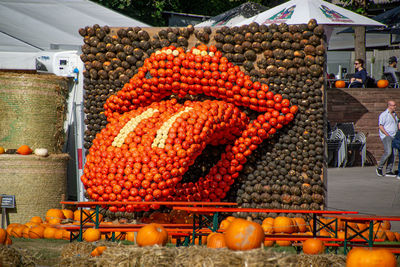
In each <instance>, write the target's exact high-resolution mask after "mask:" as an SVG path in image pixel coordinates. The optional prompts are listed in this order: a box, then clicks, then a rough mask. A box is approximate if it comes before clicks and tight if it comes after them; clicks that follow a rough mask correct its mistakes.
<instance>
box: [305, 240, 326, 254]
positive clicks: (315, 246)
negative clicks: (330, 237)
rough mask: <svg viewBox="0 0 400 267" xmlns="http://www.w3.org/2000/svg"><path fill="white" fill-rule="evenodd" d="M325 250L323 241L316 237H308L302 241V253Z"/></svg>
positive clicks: (319, 252)
mask: <svg viewBox="0 0 400 267" xmlns="http://www.w3.org/2000/svg"><path fill="white" fill-rule="evenodd" d="M324 251H325V246H324V243H323V242H322V241H321V240H320V239H317V238H310V239H307V240H306V241H304V242H303V252H304V254H312V255H315V254H322V253H324Z"/></svg>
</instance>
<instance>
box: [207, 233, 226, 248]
mask: <svg viewBox="0 0 400 267" xmlns="http://www.w3.org/2000/svg"><path fill="white" fill-rule="evenodd" d="M207 247H208V248H226V243H225V237H224V234H221V233H214V234H212V235H211V237H210V238H207Z"/></svg>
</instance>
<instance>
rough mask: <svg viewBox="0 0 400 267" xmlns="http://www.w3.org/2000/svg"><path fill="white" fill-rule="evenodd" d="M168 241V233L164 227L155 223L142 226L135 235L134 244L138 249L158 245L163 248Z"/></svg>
mask: <svg viewBox="0 0 400 267" xmlns="http://www.w3.org/2000/svg"><path fill="white" fill-rule="evenodd" d="M167 241H168V233H167V231H166V230H165V229H164V227H163V226H162V225H160V224H157V223H150V224H148V225H145V226H143V227H142V228H140V230H139V231H138V233H137V236H136V243H137V244H138V246H139V247H145V246H154V245H160V246H165V244H166V243H167Z"/></svg>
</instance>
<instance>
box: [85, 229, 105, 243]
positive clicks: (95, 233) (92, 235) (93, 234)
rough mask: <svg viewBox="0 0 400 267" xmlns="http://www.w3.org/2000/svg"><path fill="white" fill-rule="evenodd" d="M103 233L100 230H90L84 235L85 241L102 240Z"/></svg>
mask: <svg viewBox="0 0 400 267" xmlns="http://www.w3.org/2000/svg"><path fill="white" fill-rule="evenodd" d="M100 238H101V232H100V230H99V229H94V228H89V229H86V231H85V232H84V233H83V239H84V240H85V241H87V242H94V241H97V240H100Z"/></svg>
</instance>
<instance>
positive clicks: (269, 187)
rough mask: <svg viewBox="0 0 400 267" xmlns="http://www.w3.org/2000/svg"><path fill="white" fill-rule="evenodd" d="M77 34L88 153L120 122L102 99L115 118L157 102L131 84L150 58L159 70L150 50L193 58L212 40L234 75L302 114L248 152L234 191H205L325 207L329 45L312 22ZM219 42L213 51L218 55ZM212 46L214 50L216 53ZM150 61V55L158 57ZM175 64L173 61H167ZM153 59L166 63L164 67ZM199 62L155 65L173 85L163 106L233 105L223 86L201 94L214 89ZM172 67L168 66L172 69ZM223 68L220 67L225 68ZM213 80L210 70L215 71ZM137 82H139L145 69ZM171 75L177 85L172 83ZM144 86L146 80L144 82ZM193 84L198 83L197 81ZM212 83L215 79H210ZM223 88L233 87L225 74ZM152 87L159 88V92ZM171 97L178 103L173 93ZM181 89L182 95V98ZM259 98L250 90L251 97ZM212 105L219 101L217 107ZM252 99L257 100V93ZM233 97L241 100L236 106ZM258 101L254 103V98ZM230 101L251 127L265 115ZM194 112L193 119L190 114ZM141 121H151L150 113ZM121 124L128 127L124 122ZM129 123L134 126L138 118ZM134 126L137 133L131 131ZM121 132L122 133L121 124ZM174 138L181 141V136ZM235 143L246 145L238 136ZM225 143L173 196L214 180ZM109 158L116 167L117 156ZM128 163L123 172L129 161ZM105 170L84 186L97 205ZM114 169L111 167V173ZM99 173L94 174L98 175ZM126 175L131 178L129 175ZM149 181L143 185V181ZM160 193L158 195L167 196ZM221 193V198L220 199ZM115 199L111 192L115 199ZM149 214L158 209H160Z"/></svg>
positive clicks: (243, 200) (274, 204)
mask: <svg viewBox="0 0 400 267" xmlns="http://www.w3.org/2000/svg"><path fill="white" fill-rule="evenodd" d="M79 32H80V34H81V35H82V36H83V37H84V38H83V41H84V45H83V46H82V52H83V54H82V55H81V59H82V61H83V62H84V63H85V68H86V70H85V71H84V73H83V74H84V77H85V78H84V89H85V96H84V99H85V101H84V106H85V108H84V112H85V114H86V119H85V124H86V126H87V129H86V131H85V138H84V141H85V144H84V146H85V148H86V149H89V148H91V147H92V146H94V143H96V142H97V141H94V140H95V139H96V136H97V134H98V133H100V132H101V131H102V130H103V129H105V128H107V127H106V125H109V124H110V123H111V122H110V118H111V117H113V116H114V115H112V116H110V114H107V108H104V104H106V102H107V105H108V104H113V105H114V106H113V105H111V107H108V108H109V109H108V110H109V111H110V112H116V110H112V109H113V108H116V107H118V106H120V108H121V110H119V111H118V112H117V113H119V114H120V113H124V112H127V113H129V112H131V111H133V110H134V109H135V108H136V106H137V104H138V102H142V101H144V102H147V103H141V105H146V106H143V107H142V108H143V109H142V111H143V112H144V111H146V110H147V109H148V108H149V105H150V103H152V101H154V99H153V100H152V99H151V98H152V97H153V98H154V97H155V96H150V95H153V94H155V95H157V94H159V93H160V92H153V89H154V88H153V87H154V86H155V85H153V84H152V83H151V84H150V83H145V84H144V87H143V88H141V89H142V90H143V92H141V90H139V91H137V89H136V88H135V89H133V90H132V89H130V88H129V87H130V86H132V85H130V81H132V79H131V77H132V76H133V75H134V74H138V75H139V68H142V67H143V68H146V69H147V66H145V61H147V63H146V64H149V63H150V64H152V65H153V63H151V62H149V60H150V58H151V55H152V54H153V53H154V52H156V53H157V54H159V53H161V52H159V50H160V49H161V48H162V47H166V46H169V45H172V46H173V47H177V49H175V50H178V52H179V50H180V51H189V52H188V53H181V52H179V54H185V55H186V54H190V53H191V54H193V53H192V51H193V49H191V50H187V48H188V47H191V46H193V45H194V44H195V43H196V42H197V41H196V40H195V39H196V38H197V40H198V41H201V42H203V43H204V42H205V41H207V42H209V44H210V45H209V47H208V49H207V51H208V53H210V52H213V51H215V52H214V53H215V54H220V55H222V56H221V58H222V57H225V58H226V59H227V61H228V63H229V64H230V62H232V63H234V64H237V66H234V69H235V71H237V70H238V69H239V70H240V71H242V72H243V73H244V76H246V78H250V80H251V81H252V82H253V83H254V82H257V81H258V82H260V83H261V84H263V86H266V85H268V91H267V92H270V93H273V94H277V95H281V96H282V99H285V101H287V99H290V103H292V104H293V105H296V106H298V109H299V110H298V112H297V113H296V114H297V115H296V116H295V118H294V119H293V120H292V122H291V123H290V125H285V127H283V128H282V129H281V130H280V131H279V134H275V135H272V138H268V139H269V140H268V141H265V142H262V143H260V144H258V145H257V149H255V150H252V151H251V152H252V153H251V154H250V155H248V156H246V163H244V164H241V165H242V168H243V170H241V171H238V172H237V173H238V177H236V178H235V179H234V182H233V183H232V184H231V185H230V186H229V191H227V192H225V191H224V190H227V189H228V186H225V185H224V184H223V183H222V185H224V187H223V188H224V189H222V188H219V186H217V185H220V183H221V181H222V182H225V181H224V179H223V178H222V180H221V181H220V182H218V183H217V182H212V183H211V184H208V185H207V186H209V188H212V189H211V190H206V191H207V192H211V191H212V195H211V196H214V195H215V196H216V197H217V195H218V198H215V199H219V198H220V197H222V196H224V195H225V198H224V200H226V201H232V202H237V203H238V204H239V206H240V207H243V208H272V209H280V208H282V209H321V208H323V204H324V197H325V196H324V195H325V188H324V187H325V186H324V182H323V179H322V176H323V167H324V145H323V138H324V123H323V114H324V110H323V90H321V89H322V86H323V83H324V76H323V71H322V70H323V65H324V61H325V56H324V55H325V48H324V45H323V38H324V31H323V26H321V25H317V24H316V21H315V20H311V21H310V22H309V23H308V24H301V25H286V24H284V23H283V24H280V25H276V24H272V25H269V26H266V25H258V24H256V23H251V24H250V25H244V26H241V27H231V28H229V27H222V28H216V29H214V28H207V30H206V29H200V30H199V29H194V28H193V27H191V26H189V27H187V28H179V29H178V28H163V29H154V28H140V27H135V28H131V27H129V28H119V29H112V28H111V29H110V28H109V27H107V26H104V27H100V26H99V25H93V27H89V26H88V27H85V28H84V29H81V30H80V31H79ZM196 32H197V34H196ZM200 33H206V34H207V36H208V37H207V38H205V39H204V38H203V37H204V36H203V34H200ZM202 36H203V37H202ZM213 45H215V48H216V50H215V48H214V47H213ZM201 47H203V46H201ZM201 47H200V48H201ZM211 47H212V48H211ZM209 48H211V49H212V50H213V51H210V50H209ZM202 49H204V47H203V48H201V49H198V50H200V51H202ZM171 51H172V50H171ZM175 53H176V52H175ZM200 53H201V52H200ZM203 54H204V53H203ZM167 56H168V55H167ZM182 56H183V55H182ZM196 56H198V55H194V58H196ZM214 56H215V55H214ZM154 57H155V56H154V55H153V59H154ZM159 57H160V54H159ZM179 57H180V56H179V55H178V57H177V58H178V59H179ZM200 57H201V55H200ZM174 58H175V57H174ZM197 58H199V57H197ZM170 59H172V58H171V56H170ZM178 59H175V62H178ZM224 60H225V59H224ZM156 61H157V62H161V61H160V60H156ZM169 61H172V65H173V66H172V68H173V69H175V71H177V70H178V69H177V67H178V66H175V65H174V59H172V60H168V58H166V59H165V60H164V63H161V65H163V64H167V63H168V62H169ZM181 61H182V60H181ZM182 62H183V61H182ZM203 63H204V62H202V63H199V62H196V60H194V65H193V63H191V64H190V68H186V69H187V70H185V71H184V70H182V69H185V68H184V67H182V66H181V69H180V70H179V71H178V72H174V70H172V75H171V71H170V70H168V68H166V67H165V66H164V67H161V68H160V66H159V65H158V69H157V74H156V75H155V77H156V79H155V80H157V79H158V78H157V77H159V76H157V75H159V74H158V72H159V71H160V74H162V75H166V74H168V75H171V76H165V77H164V78H165V79H166V81H167V80H168V81H169V83H166V84H165V87H166V89H165V88H164V89H165V90H166V91H165V93H166V94H165V97H164V99H163V100H165V101H171V98H173V99H177V104H179V105H182V110H178V112H180V111H183V109H184V108H186V106H185V105H187V103H185V100H190V101H192V102H196V101H205V100H207V101H216V100H215V99H219V101H224V102H228V101H227V99H228V98H229V96H227V95H225V96H226V99H222V98H221V96H220V95H219V94H220V93H221V92H222V93H224V92H228V94H229V93H230V92H231V91H232V90H226V88H224V87H220V86H219V85H218V91H219V90H221V88H222V91H221V92H218V94H215V92H214V93H213V92H209V94H208V95H207V94H206V93H205V92H202V88H203V87H205V90H206V91H207V89H211V88H212V85H204V84H202V82H205V81H206V80H207V79H209V78H208V76H204V75H209V72H206V71H204V70H203V68H202V67H201V69H197V68H196V66H197V67H200V65H199V64H201V66H203ZM211 63H213V62H209V65H210V66H211ZM168 64H169V66H171V62H170V63H168ZM196 64H197V65H196ZM218 64H221V62H219V63H218ZM224 64H226V63H223V65H224ZM206 65H207V64H205V66H206ZM238 66H240V67H238ZM155 67H157V64H155ZM160 69H162V70H160ZM167 70H168V71H167ZM181 70H182V72H181ZM189 70H190V71H189ZM152 71H153V74H150V71H147V72H145V73H146V76H145V78H146V79H147V80H151V79H153V75H154V74H155V70H152ZM200 71H203V77H202V78H201V79H200V78H198V77H197V75H198V74H200ZM217 72H219V73H220V75H221V74H222V72H224V71H222V72H221V71H220V70H218V71H217ZM211 73H213V71H212V72H211ZM215 74H216V73H215ZM140 75H143V72H142V74H140ZM179 75H180V78H179V79H182V76H184V77H185V78H186V81H185V79H183V81H181V80H179V81H175V80H174V78H175V79H176V78H177V77H178V76H179ZM188 75H189V76H188ZM191 75H192V76H191ZM224 75H225V74H224ZM224 75H222V76H224ZM136 77H137V76H136ZM172 77H174V78H172ZM167 78H168V79H167ZM170 78H172V81H171V79H170ZM141 79H143V77H142V78H141ZM146 79H145V80H146ZM199 79H200V81H199ZM158 80H159V79H158ZM161 81H163V79H161ZM188 81H189V82H188ZM193 81H196V83H195V82H193ZM209 81H211V82H214V81H213V78H212V76H211V79H209ZM227 81H229V75H228V80H227ZM177 82H178V83H180V84H182V85H183V86H186V85H185V84H187V85H188V86H192V87H193V86H194V88H195V90H193V89H191V90H189V89H187V92H184V94H182V93H180V92H179V91H181V89H180V88H179V89H177V88H176V87H174V88H172V84H174V86H177V84H178V83H177ZM190 83H192V84H190ZM124 84H125V85H124ZM207 86H209V87H210V88H208V87H207ZM132 87H133V86H132ZM156 87H157V89H158V87H159V85H157V86H156ZM170 87H171V88H170ZM200 87H201V88H200ZM242 87H244V86H241V89H242ZM160 88H161V87H160ZM157 89H156V90H157ZM244 89H246V88H244ZM145 90H146V91H145ZM171 90H172V96H170V94H171ZM185 90H186V89H184V90H183V91H185ZM214 90H215V89H214ZM224 90H225V91H224ZM119 91H120V92H121V91H122V92H123V94H122V95H118V94H119V93H118V92H119ZM167 91H169V93H167ZM200 91H201V93H200ZM250 91H251V90H248V93H250ZM122 92H121V93H122ZM132 92H135V93H136V94H138V98H135V99H129V98H130V97H132V96H135V93H132ZM253 92H254V91H252V92H251V93H253ZM212 93H213V94H214V95H213V94H212ZM239 94H240V96H241V97H242V98H243V97H244V101H245V103H246V102H247V101H249V99H248V98H246V97H245V95H242V94H241V93H240V91H239ZM253 95H254V94H253ZM159 96H160V95H159ZM159 96H157V97H159ZM157 97H156V98H157ZM247 97H249V98H250V99H252V98H253V97H250V96H249V95H248V96H247ZM211 98H213V99H214V100H211ZM237 98H238V97H237ZM254 98H255V99H257V96H256V97H254ZM110 99H114V100H115V101H116V102H117V103H114V102H113V101H114V100H113V101H111V102H110ZM237 100H238V99H236V100H235V101H237ZM133 101H135V103H133ZM157 101H159V100H156V102H157ZM174 101H175V100H174ZM252 101H253V103H254V99H253V100H252ZM230 104H233V105H234V106H235V107H237V108H238V109H240V111H241V112H243V113H245V114H246V116H247V117H248V118H249V121H256V119H257V117H258V116H259V115H261V114H263V113H265V112H264V111H261V110H260V111H257V110H254V109H251V108H250V105H253V104H252V103H249V104H248V106H245V105H243V104H242V103H240V104H239V105H237V103H230ZM253 107H254V105H253ZM148 112H150V111H148ZM188 112H189V113H190V111H188ZM106 114H107V115H106ZM144 115H146V113H145V114H144ZM183 115H184V114H182V116H183ZM122 116H127V115H122ZM185 116H186V115H185ZM113 123H116V121H115V120H114V122H113ZM122 124H123V125H125V124H126V122H123V123H122ZM130 124H134V121H132V122H131V123H130ZM128 127H129V124H128ZM130 127H132V125H131V126H130ZM140 127H141V126H139V128H140ZM171 128H172V127H171ZM119 130H122V127H121V128H120V129H119ZM107 131H108V130H107ZM172 131H173V130H172ZM243 132H244V131H243ZM117 135H118V134H116V135H115V137H116V136H117ZM175 135H176V136H177V135H178V133H176V134H175ZM120 137H121V136H120ZM269 137H271V136H269ZM175 138H178V137H175ZM175 138H174V139H175ZM118 139H120V138H118ZM238 139H240V137H239V136H238ZM160 140H161V139H160V138H158V139H157V144H158V143H159V142H158V141H160ZM220 141H221V140H220ZM119 142H120V140H119ZM116 143H118V142H116ZM185 144H186V143H185ZM228 145H232V144H226V143H225V144H223V145H218V146H213V145H212V144H211V143H210V144H209V145H207V146H206V148H204V149H203V150H202V154H200V155H198V156H197V158H196V159H195V161H194V164H193V165H191V166H189V167H188V170H187V171H186V172H185V174H184V175H183V176H182V180H181V182H180V183H179V184H181V185H184V184H185V185H188V186H189V188H177V189H179V190H181V191H180V192H183V193H182V194H186V192H190V191H193V188H194V187H196V186H197V185H198V183H200V182H201V179H203V181H204V179H206V180H207V181H209V178H210V176H212V175H213V173H211V171H213V172H214V171H215V170H216V169H217V170H218V168H217V167H216V163H218V162H219V161H220V160H221V159H222V155H221V154H222V152H226V151H225V150H226V148H227V147H228ZM97 147H98V144H97ZM121 148H123V146H121ZM88 152H89V151H87V153H88ZM92 156H95V154H93V153H92ZM95 157H97V156H95ZM121 159H122V158H121ZM113 160H114V161H117V160H116V159H115V158H114V159H113ZM146 160H147V158H146ZM180 160H181V159H180ZM90 164H92V163H90ZM96 164H97V163H96ZM101 164H103V163H101ZM124 164H125V165H126V163H124ZM141 164H142V163H141ZM142 165H143V164H142ZM101 168H102V169H103V170H102V171H100V173H101V174H100V173H99V172H97V171H98V170H99V169H98V168H97V171H96V168H94V169H91V170H90V172H91V173H92V174H95V175H96V178H95V179H89V180H87V182H88V183H89V184H90V186H87V187H86V188H87V189H88V191H87V192H86V193H87V195H86V196H87V197H89V195H90V194H93V193H94V197H95V198H97V199H101V198H100V195H101V194H99V193H98V192H100V193H102V192H103V191H104V192H106V191H105V190H106V186H104V185H103V184H102V183H101V182H100V181H101V180H104V177H105V174H104V173H102V172H104V171H105V168H104V166H102V167H101ZM111 169H112V170H114V168H111ZM116 169H119V168H116ZM149 169H151V168H149ZM173 169H178V171H179V168H175V167H174V168H173ZM238 169H240V168H238ZM94 170H95V171H96V172H94ZM182 170H183V169H182ZM87 171H88V170H87ZM175 172H176V170H174V171H173V173H175ZM86 174H87V173H85V177H84V178H85V179H87V177H86ZM114 175H115V176H116V177H119V176H120V174H119V173H114ZM236 175H237V174H235V176H236ZM122 176H125V174H123V175H122ZM101 177H103V178H101ZM139 177H140V179H142V177H141V175H139ZM174 178H175V177H174ZM156 179H158V178H156ZM216 179H220V178H219V176H217V178H216ZM115 180H116V181H115V182H118V185H119V186H121V191H120V193H119V195H121V194H122V192H123V195H124V196H127V195H128V194H127V193H128V192H129V196H128V199H130V200H135V199H138V198H136V197H137V196H135V197H133V196H131V195H130V191H131V189H132V188H131V189H129V190H125V191H124V185H122V181H121V180H120V179H119V178H117V179H115ZM143 180H145V179H144V178H143ZM167 180H168V179H167ZM175 180H176V179H175ZM115 182H113V183H115ZM170 182H171V181H170ZM231 182H232V181H229V183H231ZM106 183H107V181H106ZM146 183H147V182H145V186H146V187H147V184H146ZM225 183H226V182H225ZM151 184H152V183H150V186H151ZM192 185H193V186H192ZM127 186H128V188H129V187H130V186H131V185H130V183H129V182H128V183H127ZM113 187H114V185H112V188H113ZM132 187H133V186H132ZM153 187H155V185H153ZM112 188H111V189H112ZM89 189H90V190H89ZM93 189H95V190H93ZM125 189H126V188H125ZM140 189H145V188H140ZM150 189H152V188H151V187H150V188H146V189H145V190H142V191H141V195H139V192H136V190H135V189H133V191H132V192H133V194H134V195H136V194H138V195H139V196H140V197H141V199H144V198H145V197H146V196H147V198H148V199H150V197H151V196H148V195H150V194H149V192H150ZM157 189H158V188H157ZM165 189H167V188H165ZM163 190H164V189H163ZM163 190H161V194H162V191H163ZM97 191H98V192H97ZM116 191H117V192H119V187H118V186H117V187H116ZM127 191H128V192H127ZM145 191H148V192H145ZM153 191H154V189H153ZM173 191H175V188H173ZM221 191H223V192H221ZM216 192H218V194H217V195H216ZM89 193H90V194H89ZM110 193H112V194H111V199H114V197H116V199H115V200H124V198H122V197H121V196H118V193H117V194H115V193H114V192H113V191H112V190H111V191H110V188H108V189H107V192H106V195H105V196H106V198H107V196H108V197H109V196H110ZM159 193H160V192H159V191H157V192H156V195H158V194H159ZM113 194H115V196H114V195H113ZM164 194H167V192H166V191H164ZM168 194H171V197H172V194H173V192H169V193H168ZM151 195H152V194H151ZM195 196H196V198H199V197H198V195H197V192H195V193H189V196H188V197H189V199H195V198H194V197H195ZM161 197H163V196H161ZM168 198H169V197H168ZM103 199H104V198H103ZM153 199H154V196H153ZM208 200H213V199H211V197H210V198H209V199H207V201H208ZM153 207H154V208H157V206H153ZM143 209H145V208H144V207H140V206H134V207H128V210H127V209H126V208H125V209H124V207H112V208H111V210H113V211H120V212H117V213H114V212H107V213H105V214H104V215H106V216H109V217H110V218H123V217H126V218H129V216H131V213H128V212H123V211H131V210H143ZM278 215H279V214H273V213H271V214H249V213H246V212H239V213H236V214H235V216H236V217H242V218H246V217H248V216H251V217H252V218H253V220H255V221H257V222H259V223H261V222H262V220H263V219H264V218H266V217H268V216H272V217H276V216H278Z"/></svg>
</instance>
